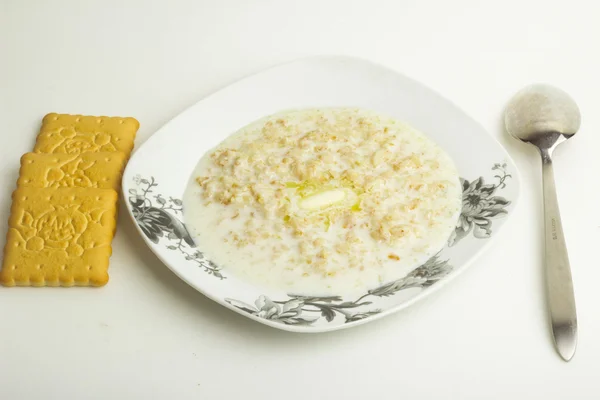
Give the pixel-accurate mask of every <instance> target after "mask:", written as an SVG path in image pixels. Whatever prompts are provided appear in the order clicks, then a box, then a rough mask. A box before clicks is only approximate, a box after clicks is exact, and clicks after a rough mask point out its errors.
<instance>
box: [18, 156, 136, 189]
mask: <svg viewBox="0 0 600 400" xmlns="http://www.w3.org/2000/svg"><path fill="white" fill-rule="evenodd" d="M126 163H127V158H126V156H125V154H124V153H121V152H114V153H108V152H102V153H81V154H44V153H27V154H24V155H23V157H21V171H20V174H19V175H20V176H19V180H18V181H17V184H18V185H19V187H38V188H60V187H71V188H73V187H80V188H99V189H115V190H119V187H120V186H121V174H122V173H123V169H124V168H125V164H126Z"/></svg>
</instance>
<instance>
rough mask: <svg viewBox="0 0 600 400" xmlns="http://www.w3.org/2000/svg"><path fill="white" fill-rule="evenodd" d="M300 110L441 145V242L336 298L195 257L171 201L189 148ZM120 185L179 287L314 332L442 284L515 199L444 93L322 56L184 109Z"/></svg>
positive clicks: (495, 161) (491, 147) (178, 208)
mask: <svg viewBox="0 0 600 400" xmlns="http://www.w3.org/2000/svg"><path fill="white" fill-rule="evenodd" d="M305 107H361V108H366V109H372V110H375V111H378V112H381V113H383V114H387V115H389V116H391V117H394V118H397V119H400V120H403V121H405V122H407V123H408V124H410V125H412V126H413V127H415V128H416V129H418V130H420V131H421V132H423V133H425V134H426V135H428V136H429V137H430V138H432V139H433V140H434V141H436V142H437V143H438V144H439V145H440V146H441V147H442V148H443V149H444V150H445V151H446V152H448V154H450V156H451V157H452V158H453V159H454V162H455V163H456V165H457V167H458V170H459V172H460V174H461V177H463V190H464V192H463V211H462V214H461V216H460V220H459V223H458V226H457V227H456V230H455V232H454V233H453V235H452V237H450V238H449V241H448V245H447V246H446V248H444V249H443V250H442V251H441V252H440V253H439V254H438V255H437V256H436V257H433V258H432V259H430V260H429V261H428V262H426V263H425V264H423V265H421V266H419V267H417V268H416V269H415V270H413V271H412V272H410V273H409V274H408V275H407V276H405V277H404V278H402V279H399V280H397V281H393V282H388V283H386V284H384V285H383V286H381V287H379V288H376V289H373V290H370V291H367V292H365V293H364V294H363V295H362V296H360V297H358V298H343V297H342V296H329V297H314V296H302V295H300V294H289V293H285V292H283V291H277V290H268V291H265V290H263V289H259V288H257V287H254V286H252V285H250V284H248V283H246V282H243V281H240V280H238V279H236V277H235V276H232V275H229V274H228V273H227V270H222V269H220V267H219V266H217V265H215V264H214V263H213V262H211V261H210V260H208V259H206V258H205V257H204V253H203V251H202V243H198V244H197V246H196V244H194V243H193V242H191V240H190V239H187V241H186V239H185V238H186V237H187V235H186V234H185V233H186V228H185V225H184V221H183V216H182V203H181V200H180V199H181V198H182V196H183V193H184V191H185V188H186V184H187V183H188V180H189V178H190V174H191V172H192V170H193V169H194V167H195V165H196V163H197V162H198V160H199V159H200V157H201V156H202V155H203V154H204V153H205V152H206V151H208V150H209V149H211V148H212V147H214V146H216V145H217V144H219V142H221V141H222V140H223V139H224V138H225V137H226V136H228V135H230V134H231V133H233V132H235V131H236V130H238V129H239V128H241V127H243V126H245V125H247V124H248V123H250V122H252V121H255V120H257V119H259V118H261V117H264V116H266V115H269V114H273V113H276V112H279V111H281V110H286V109H297V108H305ZM123 192H124V194H125V198H126V199H127V200H128V201H127V207H128V210H129V212H130V213H131V216H132V217H133V219H134V221H135V224H136V226H137V228H138V230H139V232H140V233H141V235H142V236H143V238H144V240H145V241H146V243H147V244H148V246H149V247H150V249H151V250H152V251H153V252H154V253H155V254H156V255H157V256H158V257H159V258H160V259H161V260H162V261H163V262H164V263H165V265H167V266H168V267H169V268H170V269H171V270H172V271H173V272H174V273H175V274H177V276H179V277H180V278H181V279H183V280H184V281H185V282H187V283H188V284H189V285H191V286H192V287H194V288H195V289H197V290H198V291H200V292H201V293H203V294H204V295H206V296H208V297H209V298H211V299H213V300H214V301H216V302H218V303H219V304H222V305H223V306H225V307H227V308H229V309H231V310H234V311H236V312H238V313H240V314H242V315H245V316H247V317H249V318H252V319H254V320H256V321H259V322H261V323H264V324H266V325H269V326H272V327H275V328H279V329H284V330H289V331H298V332H323V331H330V330H335V329H341V328H348V327H351V326H355V325H358V324H362V323H365V322H368V321H372V320H374V319H376V318H380V317H383V316H384V315H388V314H390V313H392V312H395V311H398V310H400V309H402V308H404V307H406V306H408V305H409V304H412V303H413V302H415V301H416V300H418V299H420V298H422V297H424V296H425V295H427V294H429V293H431V292H433V291H434V290H436V289H437V288H439V287H441V286H442V285H443V284H444V283H445V282H448V281H450V280H451V279H452V277H454V276H456V275H457V274H458V273H460V272H461V271H462V270H464V269H465V268H466V267H467V266H468V265H469V264H470V263H471V262H472V261H473V260H474V259H475V258H476V257H477V255H479V254H480V253H481V252H482V250H484V248H486V247H487V245H488V244H489V243H490V240H491V238H492V237H493V236H495V235H496V234H497V232H498V229H499V228H500V227H501V226H502V225H503V223H504V222H505V220H506V216H507V215H508V214H509V213H510V212H511V209H512V207H513V206H514V203H515V201H516V200H517V197H518V195H519V181H518V176H517V174H516V170H515V165H514V163H513V162H512V160H511V159H510V157H509V156H508V154H507V153H506V151H505V150H504V149H503V148H502V146H500V144H499V143H498V142H496V141H495V140H494V139H493V138H492V137H491V136H490V135H489V134H488V133H487V132H485V130H484V129H483V128H482V127H481V126H480V125H479V124H478V123H477V122H475V121H474V120H473V119H471V118H470V117H469V116H468V115H466V114H465V113H464V112H463V111H461V110H460V109H458V108H457V107H456V106H455V105H453V104H452V103H451V102H450V101H448V100H446V99H444V98H443V97H441V96H440V95H438V94H437V93H435V92H433V91H432V90H430V89H428V88H427V87H425V86H423V85H421V84H420V83H418V82H415V81H413V80H411V79H409V78H407V77H405V76H403V75H401V74H399V73H397V72H394V71H392V70H389V69H387V68H384V67H381V66H379V65H375V64H372V63H370V62H367V61H364V60H360V59H355V58H349V57H333V56H332V57H314V58H308V59H303V60H299V61H295V62H292V63H288V64H284V65H280V66H276V67H274V68H270V69H268V70H266V71H263V72H260V73H258V74H256V75H253V76H250V77H248V78H245V79H242V80H241V81H239V82H236V83H234V84H233V85H231V86H229V87H226V88H225V89H222V90H220V91H218V92H217V93H215V94H213V95H211V96H209V97H207V98H205V99H203V100H201V101H199V102H198V103H196V104H195V105H193V106H192V107H190V108H188V109H187V110H185V111H184V112H183V113H181V114H180V115H178V116H177V117H175V118H174V119H173V120H172V121H170V122H169V123H167V124H166V125H165V126H164V127H162V128H161V129H160V130H159V131H158V132H156V133H155V134H154V135H153V136H152V137H151V138H150V139H149V140H148V141H147V142H146V143H144V145H143V146H142V147H140V148H139V149H138V150H137V151H136V152H135V154H134V155H133V157H132V158H131V160H130V161H129V164H128V166H127V169H126V171H125V173H124V176H123ZM503 217H504V218H503Z"/></svg>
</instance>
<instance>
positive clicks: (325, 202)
mask: <svg viewBox="0 0 600 400" xmlns="http://www.w3.org/2000/svg"><path fill="white" fill-rule="evenodd" d="M345 198H346V191H345V190H342V189H333V190H327V191H325V192H321V193H317V194H313V195H312V196H308V197H306V198H304V199H302V201H301V202H300V204H299V206H300V208H302V209H304V210H311V211H313V210H322V209H324V208H329V207H331V206H333V205H335V204H337V203H341V202H343V201H344V199H345Z"/></svg>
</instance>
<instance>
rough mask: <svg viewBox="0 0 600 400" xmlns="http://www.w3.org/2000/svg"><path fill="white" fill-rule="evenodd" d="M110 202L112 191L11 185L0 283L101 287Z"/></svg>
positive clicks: (111, 216) (111, 226) (105, 274)
mask: <svg viewBox="0 0 600 400" xmlns="http://www.w3.org/2000/svg"><path fill="white" fill-rule="evenodd" d="M116 203H117V192H116V191H114V190H112V189H79V188H75V189H73V188H60V189H51V188H32V187H24V188H19V189H17V190H16V191H15V192H14V193H13V204H12V209H11V215H10V218H9V223H8V228H9V229H8V235H7V240H6V246H5V248H4V262H3V264H2V270H0V283H1V284H3V285H5V286H15V285H18V286H73V285H78V286H90V285H91V286H102V285H105V284H106V283H107V282H108V263H109V258H110V255H111V253H112V248H111V241H112V238H113V235H114V232H115V226H116V218H115V213H116V205H117V204H116Z"/></svg>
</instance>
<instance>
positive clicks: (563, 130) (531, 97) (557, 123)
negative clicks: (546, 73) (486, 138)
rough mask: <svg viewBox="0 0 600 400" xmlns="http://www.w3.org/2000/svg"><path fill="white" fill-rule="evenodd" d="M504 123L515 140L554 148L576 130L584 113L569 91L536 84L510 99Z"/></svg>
mask: <svg viewBox="0 0 600 400" xmlns="http://www.w3.org/2000/svg"><path fill="white" fill-rule="evenodd" d="M504 123H505V125H506V130H507V131H508V133H509V134H511V135H512V136H513V137H515V138H516V139H519V140H521V141H523V142H526V143H530V144H532V145H534V146H536V147H538V148H540V149H548V150H553V149H554V148H555V147H556V146H557V145H558V144H560V143H562V142H563V141H564V140H566V139H569V138H571V137H572V136H573V135H575V133H577V130H578V129H579V126H580V124H581V114H580V112H579V108H578V107H577V104H576V103H575V101H574V100H573V98H571V96H569V95H568V94H567V93H566V92H564V91H563V90H561V89H558V88H555V87H553V86H550V85H541V84H536V85H531V86H528V87H526V88H524V89H522V90H521V91H519V92H518V93H517V94H516V95H515V96H514V97H513V98H512V99H511V101H510V103H509V104H508V107H507V108H506V112H505V114H504Z"/></svg>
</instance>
